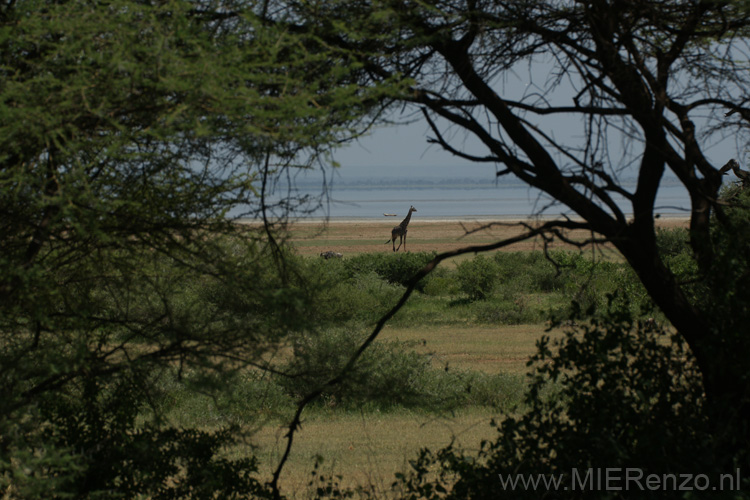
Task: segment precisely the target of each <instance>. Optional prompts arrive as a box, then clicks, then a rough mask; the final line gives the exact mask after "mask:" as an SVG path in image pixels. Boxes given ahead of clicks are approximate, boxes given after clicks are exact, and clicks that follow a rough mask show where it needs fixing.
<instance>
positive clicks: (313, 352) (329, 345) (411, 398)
mask: <svg viewBox="0 0 750 500" xmlns="http://www.w3.org/2000/svg"><path fill="white" fill-rule="evenodd" d="M361 341H362V336H361V335H358V334H356V333H354V332H352V331H349V330H328V331H325V332H319V333H311V334H307V335H305V336H303V337H301V338H299V339H298V341H297V342H296V344H295V346H294V352H295V356H294V359H293V360H292V361H290V362H289V363H288V364H287V365H286V366H285V367H283V368H282V370H281V371H283V372H284V373H287V374H289V375H288V376H279V377H278V378H277V380H278V383H279V384H280V385H281V386H282V387H283V388H284V390H285V391H287V393H288V394H290V395H291V396H293V397H295V398H300V397H302V396H304V395H306V394H308V393H310V392H312V391H313V390H315V389H317V388H318V387H320V386H321V385H322V384H323V383H325V382H327V381H328V380H330V379H331V378H333V377H334V376H336V375H337V374H338V373H339V372H340V371H341V369H342V368H343V367H344V365H345V364H346V363H347V362H348V361H349V359H350V357H351V356H352V354H353V353H354V352H355V351H356V349H357V348H358V347H359V345H360V343H361ZM428 370H429V360H428V359H427V358H426V357H425V356H422V355H419V354H418V353H416V352H414V351H411V350H408V349H404V344H403V343H400V342H376V343H375V344H373V345H371V346H370V347H369V348H368V349H367V351H365V353H364V354H363V355H362V357H361V358H360V359H359V360H358V362H357V363H356V365H355V366H354V368H353V369H352V371H350V372H349V373H348V374H347V376H346V378H345V380H344V381H343V382H342V383H341V384H339V385H337V386H336V387H331V388H329V389H327V390H326V391H325V392H324V393H323V395H322V399H323V400H324V401H327V402H328V403H329V404H336V405H340V406H344V407H361V406H363V405H374V406H376V407H380V408H389V407H392V406H420V405H424V404H425V403H426V397H427V396H425V393H424V391H423V387H422V384H423V383H424V380H425V377H424V373H425V372H426V371H428Z"/></svg>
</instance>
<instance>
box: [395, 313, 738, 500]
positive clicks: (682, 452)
mask: <svg viewBox="0 0 750 500" xmlns="http://www.w3.org/2000/svg"><path fill="white" fill-rule="evenodd" d="M623 302H625V301H612V302H611V304H612V307H611V308H610V309H609V310H608V311H607V313H606V314H605V315H604V316H602V317H599V318H595V319H594V320H593V321H592V322H591V324H589V325H585V326H583V327H582V328H581V329H580V330H579V331H575V330H571V331H568V332H567V333H566V336H565V337H564V338H563V339H562V340H561V341H559V343H558V345H557V346H556V347H558V348H557V349H552V348H551V346H550V345H549V339H547V338H545V339H543V340H542V341H541V342H540V343H539V349H538V354H537V355H536V356H535V357H534V360H533V361H534V362H535V366H536V368H535V371H534V372H533V374H532V382H531V385H530V386H529V389H528V391H527V393H526V410H525V411H524V412H523V413H521V414H519V415H516V416H508V417H507V418H505V420H503V422H502V423H501V424H499V425H498V437H497V439H496V440H495V441H493V442H491V443H484V444H483V445H482V447H481V449H480V451H479V452H478V454H477V455H476V456H468V455H467V454H466V453H465V452H463V451H461V450H457V449H454V448H452V447H448V448H445V449H442V450H440V451H438V452H437V453H432V452H431V451H429V450H424V451H423V452H422V453H421V455H420V456H419V457H418V459H416V460H414V461H413V462H411V463H412V467H413V470H412V472H411V473H409V474H404V475H401V476H400V479H401V482H402V485H401V486H402V487H403V488H404V490H405V491H406V495H405V497H407V498H409V497H410V495H417V496H419V497H420V498H431V499H436V498H456V499H458V498H494V497H495V496H496V493H497V489H498V474H503V475H515V474H522V475H527V477H528V476H531V477H538V476H537V475H540V474H541V475H545V476H550V475H552V474H555V475H567V477H566V478H565V479H564V481H567V482H566V483H565V484H570V473H571V471H572V470H573V469H574V468H575V469H577V470H579V471H582V474H585V471H587V470H588V469H589V468H591V467H613V468H618V467H619V468H623V469H624V468H627V467H638V468H639V469H640V470H642V471H644V472H645V473H647V474H667V473H669V474H677V475H679V474H680V473H691V474H696V473H700V474H712V473H714V472H716V473H718V472H726V471H717V470H716V469H715V467H716V466H715V464H716V456H715V455H714V452H713V449H712V442H713V440H712V439H711V436H710V435H709V434H708V426H707V418H706V414H705V411H704V399H703V387H702V383H701V376H700V373H699V371H698V370H697V367H696V366H695V363H694V360H693V359H692V358H691V356H690V354H689V352H688V351H687V349H686V347H685V346H684V344H683V342H682V341H681V340H680V338H679V337H678V336H676V335H673V336H669V335H668V334H667V333H665V332H664V331H661V330H658V329H656V328H653V327H652V326H651V325H649V324H647V323H639V322H635V321H634V320H633V319H632V317H631V315H630V311H629V310H628V309H626V308H621V307H619V304H621V303H623ZM665 340H667V341H666V342H665ZM550 387H552V388H553V391H554V392H555V393H556V396H555V397H550V396H549V392H548V389H549V388H550ZM603 464H606V465H603ZM435 467H438V468H439V470H438V473H437V474H435ZM444 492H446V494H444ZM447 492H449V493H447ZM550 493H553V492H552V491H550ZM676 493H677V492H675V497H679V498H682V497H681V496H680V495H678V494H676ZM513 494H514V498H538V495H539V492H538V491H534V490H533V489H531V488H529V489H520V488H519V489H517V490H516V491H514V493H513ZM639 497H640V498H665V491H640V492H639ZM555 498H558V497H556V496H555ZM559 498H599V493H597V492H592V491H590V490H589V489H586V488H583V489H581V490H578V491H574V490H570V491H565V495H563V496H560V497H559ZM608 498H630V494H628V493H625V492H624V491H623V492H622V493H619V492H616V491H615V492H611V496H608ZM670 498H671V497H670Z"/></svg>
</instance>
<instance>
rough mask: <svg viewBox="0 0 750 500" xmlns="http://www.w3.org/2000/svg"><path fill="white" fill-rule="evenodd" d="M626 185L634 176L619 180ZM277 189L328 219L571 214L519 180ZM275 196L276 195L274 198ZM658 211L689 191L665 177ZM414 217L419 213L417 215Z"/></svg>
mask: <svg viewBox="0 0 750 500" xmlns="http://www.w3.org/2000/svg"><path fill="white" fill-rule="evenodd" d="M623 187H625V188H626V189H628V190H632V189H633V188H634V181H633V182H632V183H630V185H629V184H628V183H627V182H624V183H623ZM280 192H283V193H284V194H285V195H286V193H291V194H293V195H295V196H307V197H309V199H310V203H308V204H306V205H304V212H305V213H304V215H303V217H315V218H320V217H329V218H332V219H345V218H357V219H382V218H383V214H384V213H388V214H397V216H398V217H403V216H405V215H406V213H407V211H408V210H409V206H410V205H414V207H415V208H416V209H417V214H418V217H419V218H421V219H432V218H469V219H470V218H491V217H508V216H519V217H522V216H528V215H531V214H541V215H546V216H556V215H560V214H562V213H566V214H569V213H570V211H569V210H567V209H566V208H565V207H563V206H562V205H560V204H551V199H550V198H549V197H548V196H546V195H544V194H542V193H541V192H540V191H538V190H536V189H532V188H530V187H528V186H527V185H525V184H523V183H520V182H519V181H512V180H511V181H506V182H496V181H495V180H494V179H491V180H489V181H488V180H487V179H476V178H444V179H439V178H438V179H435V178H419V177H404V178H401V179H399V178H388V177H386V178H359V179H353V180H347V181H345V182H341V181H339V182H334V183H333V184H332V185H329V186H328V187H327V188H326V189H323V188H322V184H321V183H320V182H318V183H314V182H309V181H306V182H300V183H296V184H295V186H294V187H293V188H289V186H284V187H283V189H280ZM279 197H280V196H279V195H277V196H275V197H274V198H276V200H278V199H279ZM615 201H616V203H617V204H618V206H619V207H620V208H621V210H623V212H624V213H626V214H629V213H630V212H631V209H630V208H629V207H628V204H627V203H625V200H624V199H622V198H619V199H615ZM656 206H657V213H659V214H662V215H666V216H669V215H673V216H674V215H689V206H690V203H689V198H688V195H687V191H685V189H684V188H683V187H682V186H681V185H680V184H679V182H677V181H676V180H674V181H672V180H669V179H665V181H664V183H663V185H662V187H661V189H660V190H659V194H658V197H657V203H656ZM415 217H417V215H415Z"/></svg>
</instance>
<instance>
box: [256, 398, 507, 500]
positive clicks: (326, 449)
mask: <svg viewBox="0 0 750 500" xmlns="http://www.w3.org/2000/svg"><path fill="white" fill-rule="evenodd" d="M495 416H496V415H494V414H493V413H492V412H491V411H489V410H487V409H475V408H470V409H467V410H466V411H462V412H458V413H455V414H450V415H428V414H424V413H411V412H407V411H398V412H389V413H373V412H360V413H352V412H336V411H335V410H331V411H330V412H315V413H314V414H313V415H311V416H310V417H308V418H307V419H306V420H305V421H304V423H303V427H302V430H301V431H300V432H299V433H298V435H297V437H296V438H295V443H294V448H293V450H292V455H291V456H290V459H289V462H288V463H287V464H286V467H285V469H284V473H283V474H282V482H281V484H282V485H283V488H284V492H285V493H286V494H288V495H289V496H293V497H296V498H305V497H306V496H307V495H308V494H309V483H310V482H311V481H312V479H313V476H312V472H313V470H314V468H315V467H314V464H315V463H316V461H318V462H319V467H318V473H319V474H320V475H324V476H326V477H333V476H341V479H340V481H339V482H340V484H341V485H342V486H347V487H352V488H355V487H358V486H361V487H364V488H374V489H375V490H377V491H379V492H383V493H385V492H387V491H388V490H390V487H391V483H392V482H393V480H394V474H395V473H396V472H398V471H400V470H406V469H407V468H408V460H410V459H413V458H415V457H416V455H417V453H418V452H419V450H420V448H423V447H428V448H431V449H433V450H437V449H439V448H441V447H444V446H446V445H448V444H450V443H451V442H453V443H454V444H456V445H459V446H462V447H464V448H465V449H467V450H473V449H476V448H478V447H479V443H480V442H481V441H482V440H483V439H492V438H493V437H494V436H495V434H496V431H495V430H494V429H493V428H492V427H491V426H490V420H491V419H492V418H493V417H495ZM285 432H286V429H285V428H280V427H271V426H268V427H266V428H264V429H263V430H261V431H260V432H259V433H258V434H256V435H255V437H254V440H253V442H254V445H255V446H257V449H256V451H255V453H256V455H257V456H258V458H260V460H261V463H262V469H261V471H262V473H263V474H264V475H265V476H266V477H269V478H270V476H271V474H272V472H273V469H274V468H275V466H276V464H277V463H278V460H279V458H280V457H281V454H282V452H283V449H284V447H285V446H286V440H285V439H284V434H285Z"/></svg>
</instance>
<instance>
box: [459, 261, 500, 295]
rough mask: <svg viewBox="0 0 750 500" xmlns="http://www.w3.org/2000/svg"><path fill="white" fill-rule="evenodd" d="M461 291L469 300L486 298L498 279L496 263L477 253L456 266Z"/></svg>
mask: <svg viewBox="0 0 750 500" xmlns="http://www.w3.org/2000/svg"><path fill="white" fill-rule="evenodd" d="M456 273H457V274H458V282H459V286H460V289H461V292H463V293H464V294H466V295H467V296H468V297H469V300H483V299H486V298H487V297H488V296H489V295H490V294H491V293H492V291H493V290H494V289H495V285H496V284H497V280H498V267H497V265H496V264H495V263H494V262H493V261H492V260H490V259H488V258H487V257H485V256H484V255H477V256H476V257H474V258H473V259H471V260H465V261H463V262H461V263H459V264H458V266H456Z"/></svg>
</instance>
